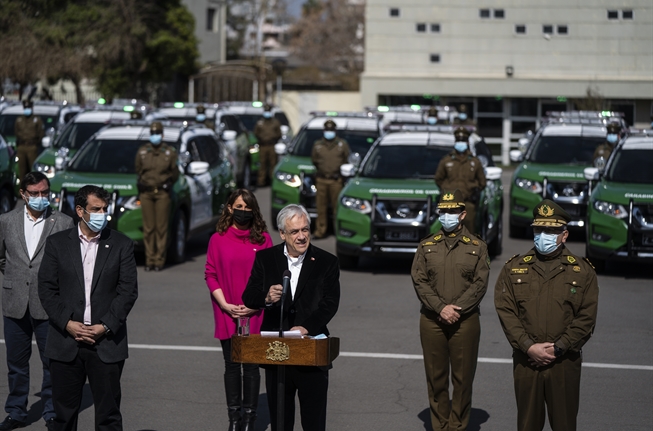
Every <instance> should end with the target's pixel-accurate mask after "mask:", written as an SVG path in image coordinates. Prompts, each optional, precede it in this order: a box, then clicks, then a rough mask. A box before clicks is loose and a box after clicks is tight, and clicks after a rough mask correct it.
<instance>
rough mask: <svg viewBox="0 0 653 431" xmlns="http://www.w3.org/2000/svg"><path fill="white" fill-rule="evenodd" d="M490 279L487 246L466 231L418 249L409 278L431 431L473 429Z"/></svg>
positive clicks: (428, 240) (432, 239)
mask: <svg viewBox="0 0 653 431" xmlns="http://www.w3.org/2000/svg"><path fill="white" fill-rule="evenodd" d="M447 195H448V194H445V195H444V196H447ZM459 197H460V196H459ZM456 202H457V205H458V206H459V207H462V202H458V201H456ZM443 203H445V202H443V201H441V203H440V204H439V205H438V207H439V208H442V204H443ZM489 273H490V259H489V258H488V253H487V245H486V244H485V242H483V240H481V239H480V238H478V237H476V236H474V235H472V234H471V233H470V232H469V231H468V230H467V228H466V227H465V226H461V227H460V228H459V229H458V230H454V231H453V232H445V231H443V230H440V231H439V232H437V233H436V234H435V235H429V236H428V237H426V238H424V239H422V240H421V241H420V244H419V246H418V247H417V252H416V253H415V258H414V259H413V266H412V269H411V277H412V279H413V286H414V288H415V292H416V293H417V297H418V298H419V300H420V302H421V314H420V339H421V343H422V350H423V353H424V368H425V371H426V379H427V388H428V397H429V404H430V410H431V424H432V426H433V430H465V429H467V426H468V424H469V419H470V415H471V410H472V384H473V380H474V374H475V373H476V363H477V360H478V346H479V340H480V336H481V327H480V322H479V304H480V302H481V300H482V299H483V296H484V295H485V292H486V290H487V285H488V277H489ZM449 304H452V305H455V306H458V307H460V308H461V310H460V311H458V314H460V318H459V320H458V321H456V322H455V323H452V324H449V323H447V322H446V321H444V320H443V319H442V318H441V314H440V313H441V312H442V310H443V309H444V307H445V306H447V305H449ZM450 367H451V381H452V383H453V395H452V398H451V400H450V399H449V368H450Z"/></svg>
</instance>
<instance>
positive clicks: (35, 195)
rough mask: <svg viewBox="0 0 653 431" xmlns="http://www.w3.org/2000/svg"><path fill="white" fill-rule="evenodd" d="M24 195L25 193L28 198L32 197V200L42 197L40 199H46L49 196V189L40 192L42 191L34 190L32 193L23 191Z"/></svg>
mask: <svg viewBox="0 0 653 431" xmlns="http://www.w3.org/2000/svg"><path fill="white" fill-rule="evenodd" d="M25 193H27V195H28V196H31V197H33V198H38V197H39V196H42V197H44V198H47V197H49V196H50V189H47V190H42V191H38V190H34V191H32V190H25Z"/></svg>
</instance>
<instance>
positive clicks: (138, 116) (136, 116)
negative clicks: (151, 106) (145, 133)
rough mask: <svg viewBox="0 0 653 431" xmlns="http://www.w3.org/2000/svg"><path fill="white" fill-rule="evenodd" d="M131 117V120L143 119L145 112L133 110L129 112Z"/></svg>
mask: <svg viewBox="0 0 653 431" xmlns="http://www.w3.org/2000/svg"><path fill="white" fill-rule="evenodd" d="M129 119H130V120H142V119H143V114H141V112H140V111H131V112H130V113H129Z"/></svg>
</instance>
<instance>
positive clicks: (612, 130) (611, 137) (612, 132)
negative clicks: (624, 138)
mask: <svg viewBox="0 0 653 431" xmlns="http://www.w3.org/2000/svg"><path fill="white" fill-rule="evenodd" d="M606 129H607V131H608V135H607V136H606V137H605V142H604V143H602V144H601V145H599V146H598V147H596V150H594V155H593V156H592V162H593V163H595V164H596V163H597V161H596V160H597V159H601V158H602V159H603V161H602V162H601V164H602V165H601V166H600V167H603V166H605V162H607V161H608V158H610V154H612V150H613V149H614V146H615V145H617V142H619V134H620V132H621V126H620V125H619V123H617V122H614V121H613V122H612V123H610V124H608V125H607V126H606Z"/></svg>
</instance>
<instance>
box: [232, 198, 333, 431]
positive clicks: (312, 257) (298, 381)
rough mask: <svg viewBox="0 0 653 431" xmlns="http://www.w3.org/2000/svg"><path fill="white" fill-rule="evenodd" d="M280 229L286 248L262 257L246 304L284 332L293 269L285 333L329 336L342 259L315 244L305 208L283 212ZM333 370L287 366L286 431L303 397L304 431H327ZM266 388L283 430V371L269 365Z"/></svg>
mask: <svg viewBox="0 0 653 431" xmlns="http://www.w3.org/2000/svg"><path fill="white" fill-rule="evenodd" d="M277 225H278V226H279V233H280V235H281V239H282V240H283V241H284V242H283V243H282V244H279V245H276V246H274V247H272V248H268V249H265V250H261V251H259V252H257V253H256V259H255V260H254V267H253V268H252V273H251V276H250V278H249V282H248V283H247V287H246V288H245V292H244V293H243V303H244V304H245V306H247V307H249V308H252V309H258V308H264V309H265V314H264V315H263V324H262V326H261V330H262V331H278V330H279V320H280V317H281V316H280V313H281V307H280V300H281V293H282V290H283V289H282V286H281V284H279V283H280V282H281V280H282V278H283V273H284V271H286V270H289V271H290V273H291V274H292V276H291V279H290V292H288V297H287V298H286V301H285V304H284V308H285V309H284V311H283V330H284V331H286V330H299V331H300V332H301V333H302V335H310V336H315V335H320V334H324V335H329V330H328V329H327V323H329V321H330V320H331V319H332V318H333V316H334V315H335V314H336V311H337V310H338V303H339V302H340V280H339V279H340V269H339V267H338V259H337V258H336V257H335V256H334V255H332V254H330V253H328V252H326V251H324V250H322V249H320V248H317V247H315V246H313V245H311V244H310V239H311V238H310V237H311V227H310V217H309V215H308V213H307V212H306V209H305V208H304V207H303V206H301V205H288V206H287V207H285V208H284V209H282V210H281V211H280V212H279V215H278V216H277ZM329 368H330V367H305V366H286V368H285V370H286V371H285V376H286V379H285V390H286V394H285V414H284V428H285V430H284V431H292V430H293V427H294V422H295V393H298V396H299V404H300V410H301V421H302V428H303V430H304V431H324V430H325V429H326V409H327V389H328V386H329V371H328V369H329ZM265 387H266V389H267V396H268V407H269V409H270V421H271V424H272V431H281V430H277V367H276V366H271V367H266V370H265Z"/></svg>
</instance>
